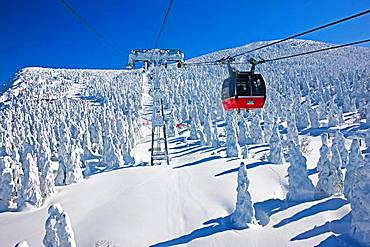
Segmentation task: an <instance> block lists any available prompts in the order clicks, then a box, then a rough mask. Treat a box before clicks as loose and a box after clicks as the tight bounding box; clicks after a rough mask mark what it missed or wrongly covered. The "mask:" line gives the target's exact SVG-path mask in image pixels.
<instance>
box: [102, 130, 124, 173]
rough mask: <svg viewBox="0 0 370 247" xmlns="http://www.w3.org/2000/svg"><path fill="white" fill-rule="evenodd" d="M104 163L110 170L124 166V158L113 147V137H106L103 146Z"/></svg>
mask: <svg viewBox="0 0 370 247" xmlns="http://www.w3.org/2000/svg"><path fill="white" fill-rule="evenodd" d="M103 163H104V164H105V165H106V166H107V167H110V168H115V167H119V166H120V164H122V163H123V162H122V158H121V156H120V154H119V153H118V152H117V150H116V148H115V146H114V145H113V140H112V136H111V135H108V136H105V137H104V144H103Z"/></svg>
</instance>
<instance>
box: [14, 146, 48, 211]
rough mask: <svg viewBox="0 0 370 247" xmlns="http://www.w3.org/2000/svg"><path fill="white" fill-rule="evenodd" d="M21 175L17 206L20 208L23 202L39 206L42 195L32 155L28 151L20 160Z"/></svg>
mask: <svg viewBox="0 0 370 247" xmlns="http://www.w3.org/2000/svg"><path fill="white" fill-rule="evenodd" d="M22 167H23V173H24V174H23V175H22V177H21V184H22V185H21V191H20V192H19V198H18V205H17V206H18V208H19V209H22V207H24V206H25V203H29V204H30V205H32V206H35V207H40V206H41V205H42V203H43V197H42V193H41V189H40V178H39V173H38V169H37V165H36V161H35V159H34V158H33V156H32V155H31V154H30V153H28V154H27V155H26V160H25V161H23V162H22Z"/></svg>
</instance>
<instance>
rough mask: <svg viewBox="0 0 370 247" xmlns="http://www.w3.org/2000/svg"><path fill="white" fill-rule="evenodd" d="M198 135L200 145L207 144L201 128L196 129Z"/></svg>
mask: <svg viewBox="0 0 370 247" xmlns="http://www.w3.org/2000/svg"><path fill="white" fill-rule="evenodd" d="M198 136H199V142H200V145H202V146H206V145H207V142H206V137H205V135H204V133H203V131H202V130H201V129H199V130H198Z"/></svg>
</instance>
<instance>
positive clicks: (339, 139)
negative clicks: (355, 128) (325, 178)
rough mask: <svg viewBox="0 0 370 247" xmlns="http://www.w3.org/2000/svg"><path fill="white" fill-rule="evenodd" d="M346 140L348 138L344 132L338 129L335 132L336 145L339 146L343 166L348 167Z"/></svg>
mask: <svg viewBox="0 0 370 247" xmlns="http://www.w3.org/2000/svg"><path fill="white" fill-rule="evenodd" d="M345 141H346V139H345V138H344V135H343V133H342V132H340V131H339V130H337V131H336V132H335V137H334V143H336V145H337V146H338V151H339V153H340V157H341V159H342V163H343V164H342V165H343V167H346V165H347V163H348V151H347V149H346V146H345Z"/></svg>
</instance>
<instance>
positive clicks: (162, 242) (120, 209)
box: [0, 40, 370, 246]
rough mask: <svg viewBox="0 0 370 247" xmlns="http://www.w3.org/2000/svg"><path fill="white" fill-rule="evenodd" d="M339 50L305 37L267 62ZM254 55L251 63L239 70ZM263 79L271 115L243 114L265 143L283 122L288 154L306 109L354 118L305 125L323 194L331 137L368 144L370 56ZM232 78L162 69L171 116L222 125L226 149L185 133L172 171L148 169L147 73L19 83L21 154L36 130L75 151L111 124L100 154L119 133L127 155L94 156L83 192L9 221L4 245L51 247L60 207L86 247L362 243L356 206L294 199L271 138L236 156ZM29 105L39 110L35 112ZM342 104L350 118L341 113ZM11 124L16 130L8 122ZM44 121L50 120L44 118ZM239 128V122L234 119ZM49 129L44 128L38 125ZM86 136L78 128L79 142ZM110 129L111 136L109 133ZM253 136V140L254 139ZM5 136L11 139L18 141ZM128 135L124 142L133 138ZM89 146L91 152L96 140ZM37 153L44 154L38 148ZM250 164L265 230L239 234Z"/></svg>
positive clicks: (64, 194)
mask: <svg viewBox="0 0 370 247" xmlns="http://www.w3.org/2000/svg"><path fill="white" fill-rule="evenodd" d="M261 44H264V42H257V43H253V44H250V45H247V46H244V47H239V48H233V49H228V50H225V51H220V52H216V53H213V54H208V55H204V56H202V57H199V58H195V59H192V61H203V60H207V61H208V60H209V59H211V60H212V59H217V58H221V57H224V56H227V55H232V54H236V53H239V52H241V51H243V50H248V49H250V48H253V47H256V46H259V45H261ZM328 45H329V44H325V43H321V42H314V41H302V40H294V41H290V42H287V43H284V44H281V45H278V46H274V47H271V48H267V49H266V50H263V52H262V51H261V52H259V53H258V55H259V56H261V57H263V58H274V57H277V56H280V55H289V54H292V53H296V52H302V51H306V50H310V49H317V48H319V47H325V46H328ZM246 58H247V57H244V56H243V57H241V58H240V59H241V60H240V61H245V59H246ZM241 68H242V67H239V69H241ZM244 69H247V67H244ZM257 71H259V72H261V73H263V75H264V77H265V79H266V81H267V85H268V97H269V100H268V102H267V105H266V108H265V109H264V111H261V112H258V111H257V113H256V114H255V115H254V116H250V115H248V114H246V113H243V114H244V115H243V116H242V117H243V118H244V117H245V120H246V121H247V123H248V124H247V125H248V126H249V127H250V128H253V124H252V122H251V121H250V119H251V118H254V117H255V116H256V115H259V116H261V117H262V118H263V121H261V124H262V127H263V131H264V135H265V136H268V135H269V133H268V130H269V128H270V126H271V125H273V124H272V123H271V122H274V119H276V122H277V123H278V126H279V130H280V131H279V132H280V135H281V137H282V138H283V140H282V143H283V146H284V150H285V149H287V145H288V144H287V143H286V142H288V141H289V138H288V136H289V135H290V134H291V133H290V127H289V126H288V125H289V120H290V118H291V116H292V115H295V116H297V119H296V120H295V121H297V125H298V124H301V125H304V122H305V121H304V119H300V118H299V116H300V115H304V112H305V110H306V111H307V108H305V107H306V105H308V108H312V109H315V110H317V111H318V112H319V113H320V114H321V113H323V112H320V104H323V103H320V102H325V113H327V114H328V115H329V116H330V114H333V115H335V116H336V117H337V116H339V115H340V113H341V111H342V112H343V111H344V114H343V119H341V118H340V117H337V118H338V119H337V120H338V123H337V125H335V126H332V127H330V126H328V124H329V125H330V123H329V122H330V121H329V120H330V117H327V118H325V119H322V120H320V124H321V127H319V128H312V127H311V126H300V128H298V130H299V139H300V141H301V144H302V148H303V147H304V148H305V152H304V154H305V156H306V158H307V174H308V176H309V178H310V179H311V181H312V182H313V184H314V185H316V183H317V181H318V171H317V169H316V166H317V163H318V160H319V157H320V154H319V148H320V147H321V141H320V137H319V135H320V134H321V133H329V134H331V135H332V134H333V133H334V132H335V130H337V129H339V130H340V131H341V132H342V133H343V134H344V136H345V137H346V141H345V144H346V147H347V149H349V146H350V144H351V139H352V138H356V137H359V138H363V139H365V136H366V135H367V132H368V129H369V125H367V124H369V122H367V123H366V120H365V119H366V117H368V115H367V114H368V111H367V108H366V106H367V105H366V104H369V84H370V83H369V82H370V81H369V80H370V49H366V48H357V47H351V48H345V49H341V50H336V51H330V52H325V53H321V54H316V55H314V56H309V57H302V58H299V59H298V58H296V59H291V60H286V61H284V62H283V61H282V62H275V63H272V64H264V65H261V66H258V67H257ZM226 77H227V74H226V68H222V67H215V66H201V67H188V68H185V69H182V70H175V69H171V70H168V71H162V72H161V80H162V83H163V84H165V85H166V87H165V88H166V92H167V97H166V99H165V106H166V108H168V109H169V110H172V112H173V114H174V117H175V122H176V123H184V124H187V123H188V122H189V118H191V119H192V120H193V121H199V125H197V128H198V130H201V131H204V127H201V126H205V124H206V121H207V117H209V118H210V119H212V121H213V122H216V123H217V130H218V133H219V136H218V138H219V141H220V144H221V146H220V147H212V146H210V145H204V144H203V143H202V142H201V140H195V141H190V140H187V137H188V136H189V134H190V133H189V132H190V131H189V129H188V128H179V129H178V131H179V135H178V136H177V137H173V138H170V140H169V144H170V145H169V146H170V156H171V165H170V166H166V165H162V166H154V167H151V166H146V164H147V163H148V161H149V160H150V152H149V148H150V142H148V140H150V137H149V133H150V131H149V130H150V123H149V122H148V120H149V119H150V118H149V116H150V115H148V113H150V112H151V101H150V97H149V95H148V88H149V87H150V85H148V84H147V83H148V82H147V81H145V80H142V79H141V74H140V73H137V71H132V72H129V71H97V70H64V69H62V70H60V69H42V68H27V69H24V70H23V71H22V72H20V73H19V75H18V76H17V79H16V80H15V82H14V87H13V88H12V89H11V90H9V91H8V92H6V93H5V94H4V95H3V96H2V98H1V102H3V106H2V108H3V109H2V111H1V112H2V131H3V132H4V133H11V138H10V139H11V140H12V144H13V143H14V144H15V145H19V147H18V149H20V150H22V146H23V145H24V142H25V140H24V139H25V136H27V132H31V133H32V135H35V136H37V133H39V132H40V131H42V130H41V129H42V128H45V131H46V133H47V134H46V136H47V137H49V139H54V138H55V139H56V140H57V142H60V139H61V138H62V137H61V136H59V135H58V133H63V132H62V131H61V130H60V127H59V126H60V125H65V126H67V128H68V129H69V130H70V132H71V134H70V135H71V137H70V139H71V143H73V142H74V140H82V139H84V138H82V137H81V135H82V134H83V133H85V132H86V131H88V132H91V133H95V132H94V131H93V130H92V128H91V126H93V128H94V127H96V126H99V124H101V125H103V127H100V130H99V131H98V132H102V133H103V134H102V137H103V139H104V140H103V142H102V143H101V145H102V146H104V145H105V142H106V139H105V138H107V136H112V137H113V141H111V142H112V143H113V144H114V147H115V148H116V147H117V150H118V149H119V151H117V150H116V149H115V151H114V152H110V151H109V150H106V149H104V148H103V150H100V151H99V150H96V152H95V153H94V155H92V156H90V157H88V158H86V164H88V166H89V167H90V168H91V173H89V174H88V175H86V176H85V179H84V180H83V181H80V182H78V183H74V184H71V185H64V186H58V187H57V190H58V193H56V194H53V195H51V196H49V197H47V198H46V199H45V201H44V202H43V206H42V207H41V208H38V209H35V208H31V209H27V210H23V211H21V212H15V211H14V212H12V211H10V212H2V213H0V246H14V244H15V243H16V242H19V241H20V240H27V241H28V243H29V244H30V246H42V239H43V236H44V234H45V232H44V224H45V220H46V218H47V208H48V205H50V204H52V203H56V202H58V203H60V204H61V205H62V206H63V208H64V209H65V211H66V212H68V214H69V217H70V218H71V221H72V227H73V230H74V233H75V239H76V243H77V246H94V245H96V243H97V242H99V241H106V242H109V241H111V243H112V246H113V245H115V246H173V245H184V246H185V245H186V246H316V245H319V244H321V245H323V246H324V245H326V244H327V245H331V246H341V245H342V246H346V245H347V246H348V245H353V244H357V243H356V242H355V240H354V239H353V238H352V235H351V230H350V220H351V217H352V216H351V214H350V212H351V208H350V204H349V202H348V201H347V200H346V199H345V198H344V197H343V196H340V195H339V196H329V197H324V198H321V199H314V200H310V201H304V202H292V201H287V200H285V198H286V195H287V192H288V176H287V175H288V173H287V168H288V166H289V163H287V162H284V163H282V164H271V163H269V162H268V161H267V158H266V157H267V155H268V152H269V143H268V140H266V139H263V140H260V141H254V142H259V143H253V144H248V151H249V155H248V158H246V159H242V158H241V156H239V157H234V158H228V157H226V156H227V155H226V145H227V143H225V141H226V137H225V113H224V112H223V110H222V107H221V101H220V97H219V94H220V85H221V83H222V81H223V79H224V78H226ZM338 85H340V88H341V90H339V89H338V88H339V87H338ZM334 99H335V102H334ZM24 101H29V102H31V103H29V104H25V103H24ZM54 101H55V103H50V102H54ZM331 101H333V103H332V102H331ZM327 103H329V104H327ZM334 104H335V106H336V107H337V108H339V110H338V111H336V112H331V111H332V108H331V107H332V106H334ZM367 107H368V106H367ZM24 110H28V111H30V112H31V113H32V114H34V118H35V119H32V118H31V117H30V118H31V119H29V118H28V117H24V118H25V119H26V121H27V122H26V123H25V122H22V121H21V119H22V115H27V114H24V113H23V111H24ZM321 111H322V110H321ZM9 116H10V119H11V120H12V121H7V120H5V119H6V117H9ZM19 116H21V117H20V119H19ZM239 117H240V116H239ZM40 118H41V119H42V118H44V121H38V120H37V119H40ZM120 118H123V119H124V123H123V126H124V128H123V131H122V132H120V131H119V129H120V128H118V127H117V126H119V124H118V119H120ZM341 120H343V121H344V122H340V121H341ZM253 121H255V120H253ZM97 122H99V124H97ZM113 122H115V124H113ZM235 122H238V119H236V118H235ZM257 122H258V121H257ZM32 123H34V125H35V127H32ZM41 123H43V124H44V125H43V126H44V127H42V128H41V127H40V128H41V129H40V128H38V127H36V126H41V125H42V124H41ZM81 123H83V124H81ZM258 123H259V122H258ZM121 124H122V123H121ZM116 125H117V126H116ZM113 126H115V127H113ZM183 126H184V125H183ZM271 128H272V127H271ZM22 129H25V130H22ZM27 129H30V131H28V130H27ZM53 129H56V130H55V131H53ZM75 129H78V130H79V131H76V133H75V134H74V131H73V130H75ZM110 131H111V132H112V133H110V134H109V135H107V134H106V133H107V132H110ZM238 131H239V130H238ZM238 131H237V132H238ZM18 132H25V134H24V135H22V134H19V133H18ZM53 132H56V133H53ZM250 134H252V137H253V133H250ZM4 136H5V137H4V138H3V140H8V139H9V137H8V136H7V135H5V134H4ZM53 136H55V137H54V138H52V137H53ZM121 136H124V138H122V140H121V139H120V138H121ZM265 138H266V137H265ZM287 138H288V139H287ZM35 139H37V137H36V138H35ZM41 139H42V137H41ZM91 139H92V142H94V143H95V141H97V142H99V141H98V139H99V138H97V140H94V138H93V137H91ZM4 142H5V143H6V142H9V141H4ZM76 142H77V141H76ZM50 143H53V141H52V140H50ZM81 143H82V147H83V148H85V146H86V143H85V142H84V141H81ZM117 143H119V144H117ZM128 143H130V144H128ZM304 143H306V144H307V145H305V144H304ZM329 144H330V145H331V144H332V140H329ZM76 145H77V144H76ZM132 145H136V147H135V148H134V150H133V152H132V155H133V156H134V157H135V160H136V162H135V164H126V165H124V160H123V159H124V157H126V156H125V155H127V154H130V151H128V150H127V148H129V149H130V148H131V147H132ZM11 146H12V145H11ZM71 146H73V144H71ZM59 148H60V144H59V145H56V147H55V149H56V151H55V152H58V150H59ZM10 149H12V148H10ZM97 149H99V148H97ZM35 150H36V151H35V153H37V150H38V148H35ZM361 150H362V151H363V152H364V153H366V152H368V151H369V149H366V145H365V143H364V142H362V145H361ZM12 151H13V152H14V150H12ZM112 153H113V154H114V155H117V153H118V154H119V155H118V156H117V157H118V160H119V161H120V166H110V165H109V164H107V162H108V161H107V160H106V159H107V157H105V156H106V155H110V154H112ZM60 155H61V156H63V155H65V154H60ZM12 156H14V155H12ZM55 156H57V155H56V154H55ZM120 156H122V157H120ZM53 160H54V161H56V160H58V159H57V158H54V159H53ZM241 161H244V162H245V163H246V164H247V174H248V178H249V180H250V185H249V192H250V194H251V198H252V201H253V202H254V209H255V212H256V219H257V221H258V222H259V225H255V226H253V227H251V228H249V229H244V230H235V229H234V228H233V227H232V225H231V224H230V215H231V214H232V212H233V211H234V208H235V203H236V186H237V172H238V168H239V165H240V162H241ZM20 162H21V160H20ZM367 165H369V164H367ZM343 172H345V169H343Z"/></svg>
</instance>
